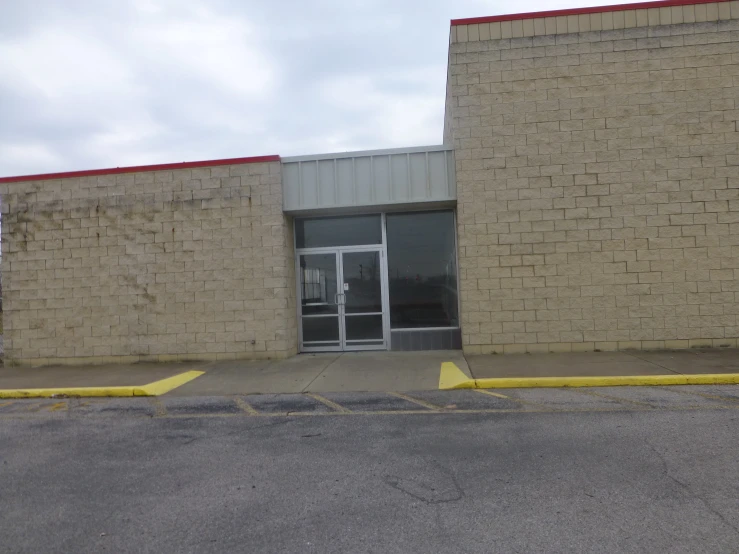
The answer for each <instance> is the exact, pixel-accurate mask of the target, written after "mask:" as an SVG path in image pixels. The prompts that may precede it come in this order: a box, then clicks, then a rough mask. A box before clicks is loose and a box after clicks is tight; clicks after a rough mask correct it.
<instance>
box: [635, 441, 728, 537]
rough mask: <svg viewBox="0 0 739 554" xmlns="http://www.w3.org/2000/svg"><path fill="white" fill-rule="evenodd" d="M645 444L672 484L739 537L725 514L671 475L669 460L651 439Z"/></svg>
mask: <svg viewBox="0 0 739 554" xmlns="http://www.w3.org/2000/svg"><path fill="white" fill-rule="evenodd" d="M644 443H645V444H646V445H647V446H648V447H649V449H650V450H651V451H652V452H654V454H655V455H656V456H657V458H658V459H659V461H660V462H661V463H662V473H663V474H664V475H665V477H667V478H668V479H670V480H671V481H672V482H674V483H675V484H677V485H678V486H679V487H680V488H681V489H682V490H683V491H685V492H686V493H687V494H688V495H689V496H691V497H692V498H695V499H696V500H698V501H700V502H701V504H703V506H704V507H705V508H706V509H707V510H708V511H709V512H711V513H712V514H713V515H715V516H716V517H717V518H719V519H720V520H721V522H722V523H723V524H724V525H726V526H727V527H729V528H730V529H731V530H733V531H734V533H735V534H737V535H739V527H737V526H736V525H735V524H734V523H732V522H731V521H730V520H728V519H727V518H726V516H724V514H722V513H721V512H719V511H718V510H717V509H716V508H714V507H713V506H711V503H710V502H709V501H708V500H706V499H705V498H704V497H703V496H701V495H700V494H698V493H697V492H695V491H694V490H693V489H692V488H691V486H690V485H688V484H687V483H684V482H683V481H681V480H680V479H678V478H677V477H675V476H674V475H672V474H671V473H670V466H669V464H668V462H667V458H666V457H665V455H664V454H663V453H662V452H660V451H659V450H657V447H656V446H654V445H653V444H652V443H651V442H650V441H649V439H646V438H645V439H644Z"/></svg>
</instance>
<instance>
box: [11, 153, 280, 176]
mask: <svg viewBox="0 0 739 554" xmlns="http://www.w3.org/2000/svg"><path fill="white" fill-rule="evenodd" d="M279 161H280V157H279V156H277V155H270V156H252V157H249V158H226V159H222V160H202V161H197V162H180V163H168V164H154V165H137V166H130V167H111V168H107V169H87V170H84V171H65V172H62V173H42V174H39V175H19V176H16V177H0V183H20V182H22V181H48V180H51V179H71V178H73V177H94V176H97V175H118V174H121V173H139V172H142V171H168V170H174V169H192V168H196V167H211V166H217V165H238V164H255V163H263V162H279Z"/></svg>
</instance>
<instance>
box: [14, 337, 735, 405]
mask: <svg viewBox="0 0 739 554" xmlns="http://www.w3.org/2000/svg"><path fill="white" fill-rule="evenodd" d="M445 362H451V364H447V365H452V364H453V366H456V368H459V370H460V371H457V375H458V376H459V377H460V378H461V379H462V380H464V379H469V378H470V377H471V378H472V379H475V380H477V385H472V386H478V387H480V386H481V383H482V380H485V379H500V378H522V379H524V380H525V379H534V378H536V379H539V378H552V377H554V378H556V377H574V378H581V377H596V378H598V377H600V378H605V377H612V376H664V375H672V376H675V375H678V376H679V375H711V374H739V350H737V349H721V350H718V349H711V350H679V351H653V352H646V351H639V352H583V353H567V354H531V355H529V354H520V355H517V354H511V355H503V356H495V355H490V356H470V357H468V359H465V357H464V356H463V355H462V352H461V351H459V350H452V351H428V352H352V353H335V354H301V355H298V356H294V357H292V358H289V359H286V360H262V361H243V360H242V361H222V362H192V363H167V364H165V363H162V364H153V363H151V364H150V363H139V364H127V365H126V364H121V365H103V366H57V367H41V368H28V367H26V368H18V367H2V368H0V393H5V392H7V391H8V390H10V391H13V390H28V389H62V388H70V387H139V386H143V385H148V384H152V383H153V382H155V381H156V382H161V380H164V379H169V380H170V381H173V380H174V379H170V378H174V377H175V376H181V375H182V374H184V373H185V372H191V371H193V370H194V371H202V372H205V373H204V374H203V375H200V376H196V377H192V380H190V381H189V382H186V383H184V384H180V383H178V384H177V385H176V388H173V389H171V388H168V389H167V392H166V394H167V395H168V396H228V395H236V394H239V395H244V394H257V393H262V394H279V393H304V392H308V393H311V392H313V393H326V392H337V393H340V392H386V391H396V392H406V391H424V390H425V391H429V390H437V389H438V388H439V387H440V368H441V366H442V364H444V363H445ZM468 362H469V366H468ZM453 366H452V367H453ZM455 371H456V370H455ZM460 372H461V373H460ZM462 374H464V375H462ZM545 380H546V379H545ZM625 384H634V383H625ZM642 384H643V383H642ZM662 384H664V383H662ZM673 384H677V383H673ZM517 386H524V385H517ZM526 386H542V385H540V384H537V383H534V384H532V385H526ZM552 386H554V385H552ZM556 386H571V385H569V384H558V385H556ZM573 386H574V385H573ZM591 386H592V385H591ZM598 386H602V385H598ZM445 388H446V387H445ZM482 388H486V387H482ZM53 392H55V393H59V392H61V393H62V394H64V392H63V391H53ZM88 392H89V391H88ZM66 394H69V395H80V394H81V393H79V392H76V393H75V392H67V393H66ZM86 395H87V396H95V395H96V394H86ZM98 395H99V396H109V395H110V394H106V393H100V394H98ZM121 395H122V396H125V394H121ZM46 396H48V395H46ZM10 397H17V396H12V395H11V396H10Z"/></svg>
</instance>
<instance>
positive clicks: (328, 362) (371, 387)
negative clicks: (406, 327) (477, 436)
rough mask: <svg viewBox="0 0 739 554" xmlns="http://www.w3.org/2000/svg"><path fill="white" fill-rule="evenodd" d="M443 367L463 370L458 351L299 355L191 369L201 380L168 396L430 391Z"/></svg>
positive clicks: (222, 363)
mask: <svg viewBox="0 0 739 554" xmlns="http://www.w3.org/2000/svg"><path fill="white" fill-rule="evenodd" d="M446 361H453V362H454V363H456V364H457V365H458V366H459V367H460V369H462V370H463V371H466V370H467V362H466V361H465V359H464V356H463V355H462V352H461V351H459V350H436V351H428V352H351V353H336V354H301V355H299V356H294V357H292V358H289V359H287V360H279V361H272V362H270V361H261V362H259V361H257V362H248V361H233V362H215V363H212V364H207V365H204V366H201V367H199V368H194V369H201V370H203V371H205V375H203V376H202V377H199V378H198V379H195V380H194V381H191V382H190V383H188V384H186V385H183V386H182V387H180V388H178V389H176V390H174V391H172V392H171V393H170V396H195V395H216V396H217V395H222V394H250V393H256V392H259V393H299V392H349V391H351V392H357V391H389V390H392V391H410V390H435V389H437V388H438V384H439V368H440V366H441V364H442V363H443V362H446ZM459 364H461V365H459Z"/></svg>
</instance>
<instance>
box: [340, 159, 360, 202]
mask: <svg viewBox="0 0 739 554" xmlns="http://www.w3.org/2000/svg"><path fill="white" fill-rule="evenodd" d="M336 188H337V191H338V192H337V195H336V203H337V204H338V205H339V206H355V205H356V201H355V198H354V159H353V158H340V159H338V160H336Z"/></svg>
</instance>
